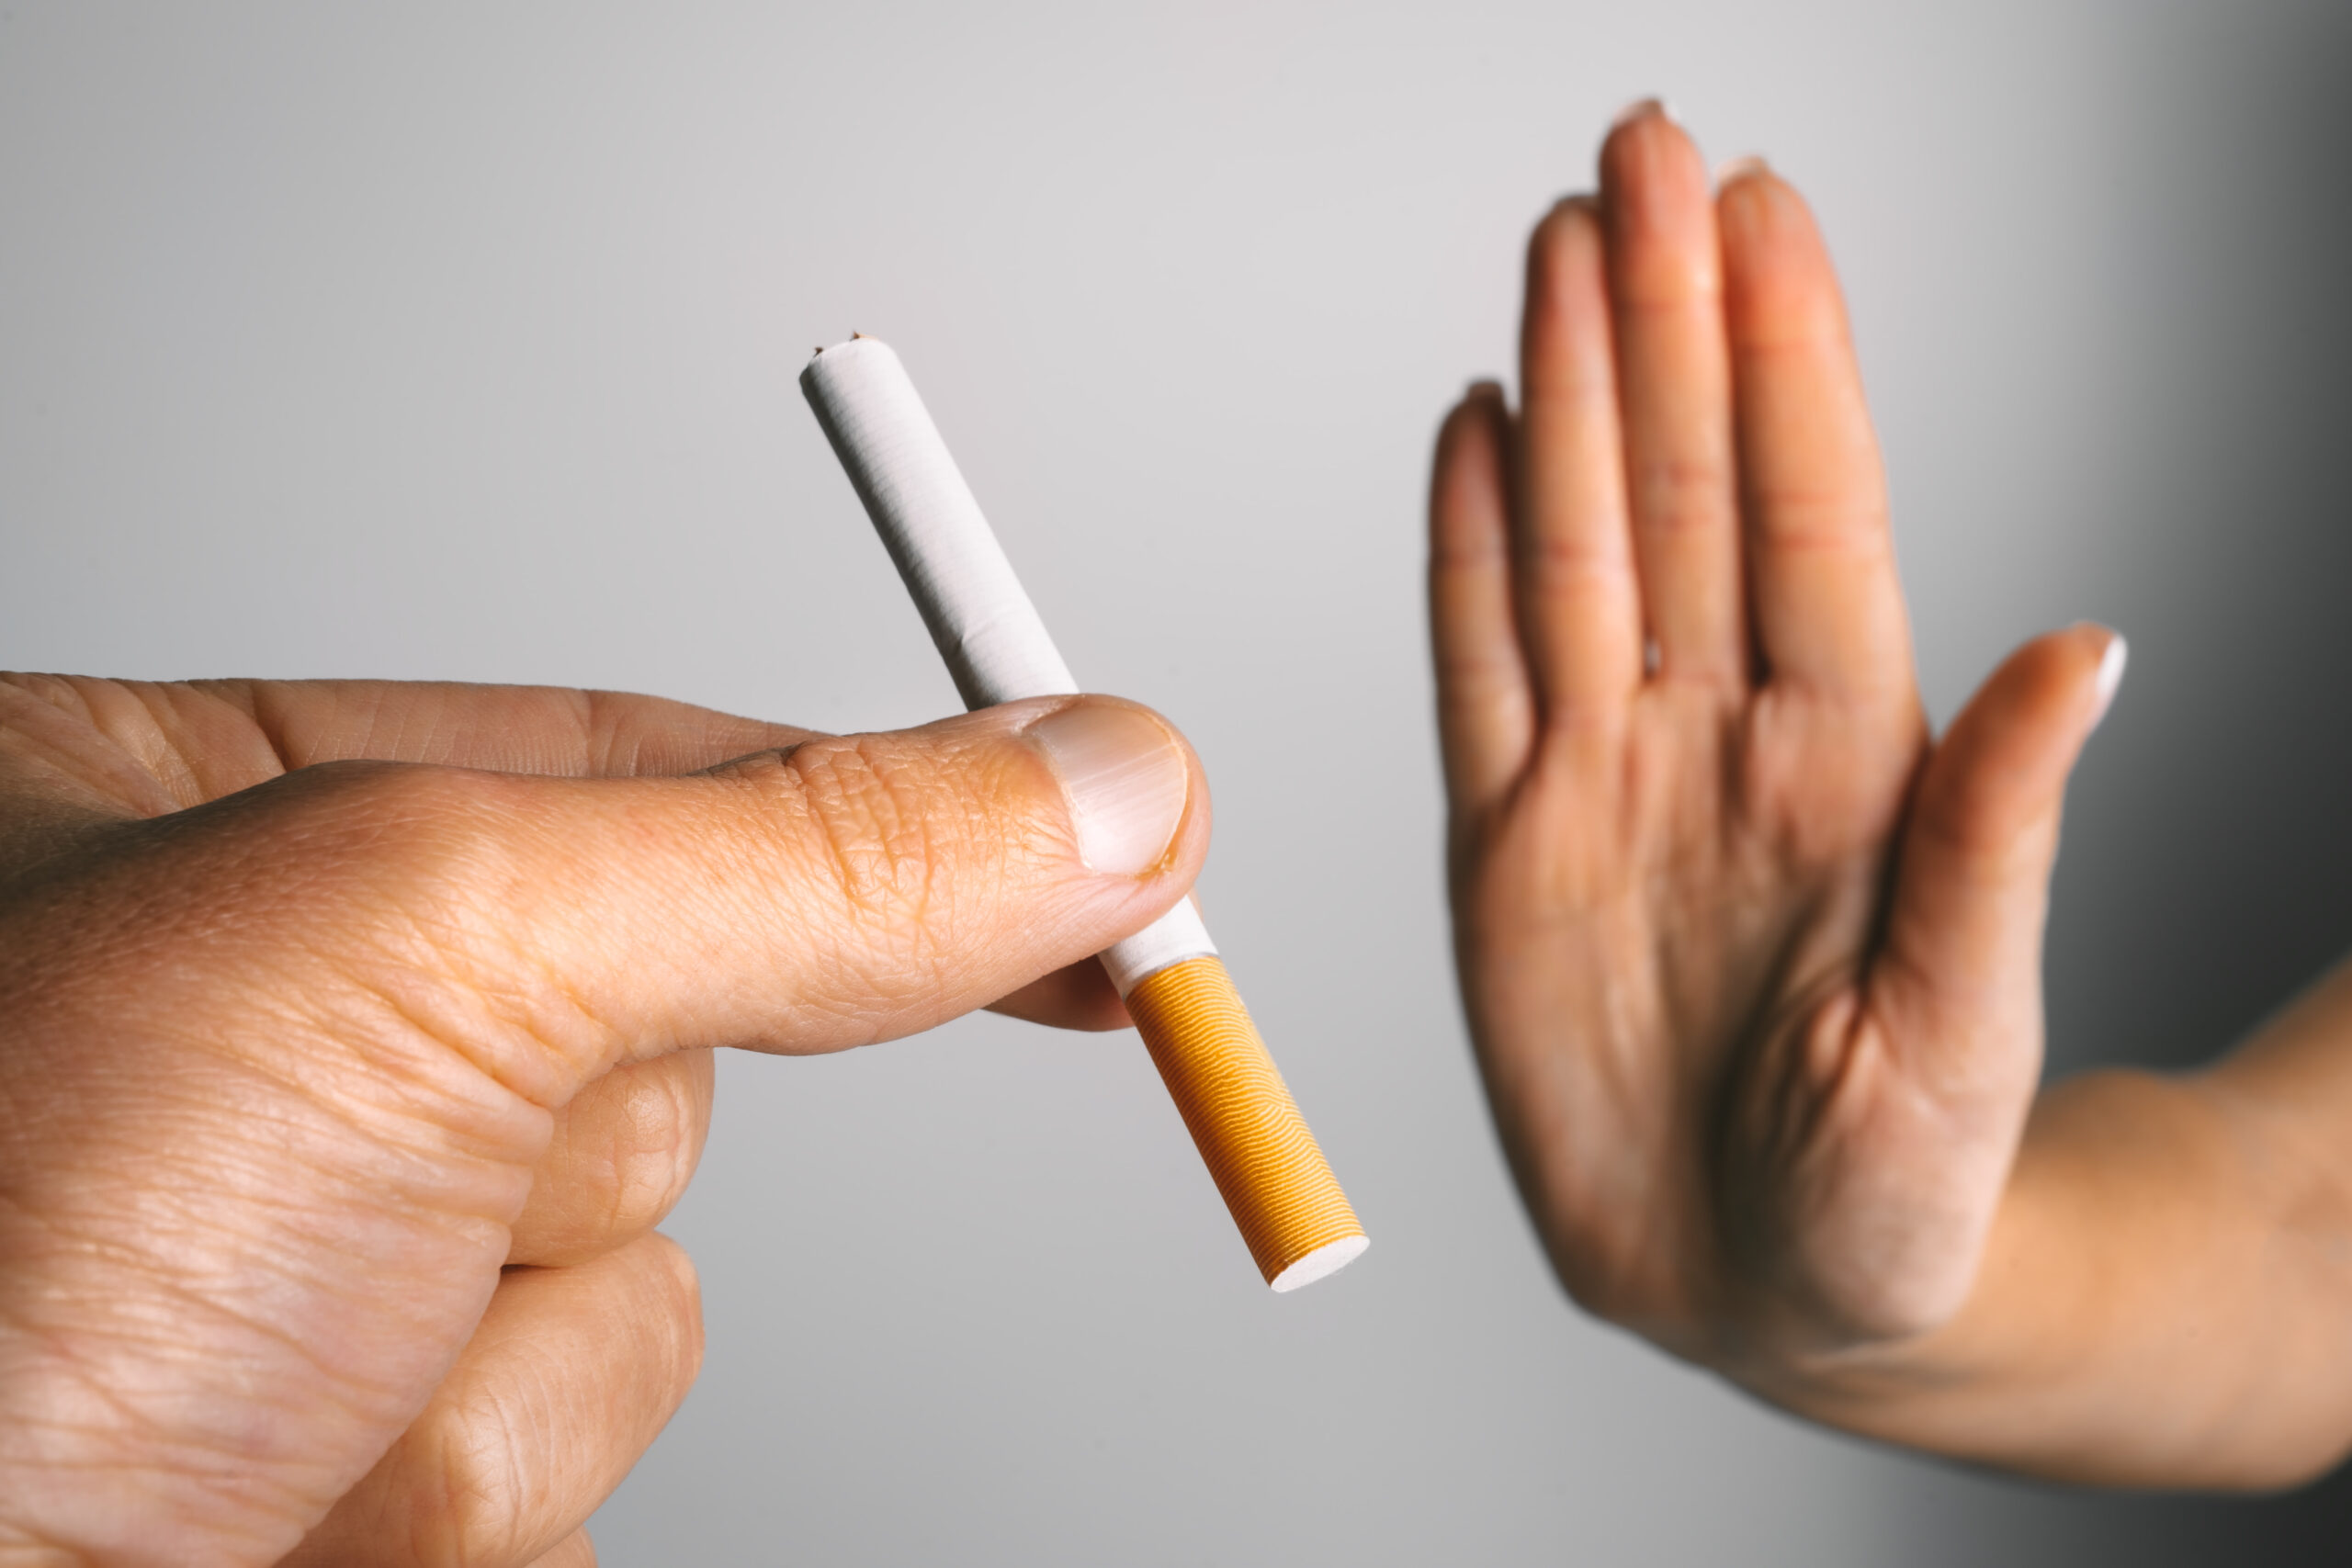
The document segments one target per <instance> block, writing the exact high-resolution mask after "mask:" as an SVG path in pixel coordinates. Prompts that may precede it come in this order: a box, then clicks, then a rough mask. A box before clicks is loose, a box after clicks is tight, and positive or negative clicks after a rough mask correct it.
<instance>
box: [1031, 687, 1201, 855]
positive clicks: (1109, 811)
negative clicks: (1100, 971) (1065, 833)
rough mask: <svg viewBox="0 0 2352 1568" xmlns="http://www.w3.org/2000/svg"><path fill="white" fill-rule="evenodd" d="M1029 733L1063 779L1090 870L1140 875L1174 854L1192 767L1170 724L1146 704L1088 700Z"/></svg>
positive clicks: (1043, 720)
mask: <svg viewBox="0 0 2352 1568" xmlns="http://www.w3.org/2000/svg"><path fill="white" fill-rule="evenodd" d="M1029 738H1030V739H1032V740H1034V741H1035V742H1036V743H1037V749H1038V750H1041V751H1043V752H1045V754H1046V761H1047V762H1048V763H1049V764H1051V765H1052V767H1053V770H1054V776H1055V777H1056V778H1057V779H1059V780H1060V781H1061V785H1062V795H1064V797H1065V798H1067V799H1068V800H1069V816H1070V823H1071V826H1072V827H1073V828H1075V829H1077V833H1078V853H1079V858H1080V860H1083V861H1084V862H1085V863H1086V864H1087V866H1088V868H1089V869H1090V870H1093V871H1099V872H1102V873H1103V874H1106V875H1110V876H1139V875H1141V874H1143V873H1145V872H1147V871H1149V870H1151V869H1152V868H1153V867H1154V866H1156V865H1158V864H1159V863H1160V862H1161V861H1162V860H1164V859H1166V858H1167V855H1168V846H1169V845H1170V843H1172V842H1173V841H1174V840H1175V838H1176V829H1178V828H1180V827H1182V825H1183V821H1184V800H1185V796H1186V795H1187V794H1189V793H1190V791H1191V789H1192V774H1191V772H1190V770H1188V769H1187V768H1186V766H1185V763H1184V752H1183V750H1182V748H1181V747H1179V746H1178V745H1177V744H1176V738H1175V737H1174V736H1172V735H1170V734H1169V733H1168V730H1167V728H1166V727H1165V726H1164V725H1162V724H1161V723H1160V722H1159V720H1158V719H1156V718H1154V717H1152V716H1150V715H1149V714H1148V713H1145V712H1143V711H1142V710H1141V709H1139V708H1131V707H1123V706H1120V705H1117V704H1114V703H1080V704H1078V705H1076V706H1073V707H1066V708H1063V709H1060V710H1059V711H1058V712H1056V713H1052V714H1048V715H1047V716H1046V717H1044V718H1041V719H1039V720H1038V721H1037V722H1036V723H1035V724H1033V725H1031V726H1030V727H1029Z"/></svg>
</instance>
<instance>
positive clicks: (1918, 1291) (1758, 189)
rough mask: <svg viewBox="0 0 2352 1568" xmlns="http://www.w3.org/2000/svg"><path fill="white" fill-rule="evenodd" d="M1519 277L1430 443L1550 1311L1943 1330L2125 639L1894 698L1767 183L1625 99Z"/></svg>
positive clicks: (1880, 551) (1799, 271) (1691, 1349)
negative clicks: (2063, 813) (2078, 763)
mask: <svg viewBox="0 0 2352 1568" xmlns="http://www.w3.org/2000/svg"><path fill="white" fill-rule="evenodd" d="M1600 165H1601V172H1600V194H1599V196H1598V197H1576V198H1571V199H1569V200H1567V201H1565V202H1563V203H1561V204H1560V206H1559V207H1557V208H1556V209H1555V210H1554V211H1553V212H1552V213H1551V214H1550V216H1548V217H1547V218H1546V219H1545V220H1544V221H1543V223H1542V224H1541V225H1540V226H1539V227H1538V229H1537V230H1536V232H1535V236H1534V240H1533V243H1532V248H1531V252H1530V255H1529V260H1528V273H1527V299H1526V313H1525V321H1524V339H1523V344H1522V355H1523V357H1522V361H1521V406H1520V407H1519V409H1518V410H1517V411H1516V412H1513V411H1511V410H1510V409H1508V408H1507V407H1506V406H1505V403H1504V400H1503V397H1502V394H1501V392H1500V391H1499V390H1498V389H1495V388H1492V387H1483V388H1478V389H1474V390H1473V391H1472V392H1471V393H1470V395H1469V396H1468V397H1467V398H1466V399H1465V400H1464V402H1463V403H1462V405H1461V406H1460V407H1458V408H1457V409H1455V410H1454V412H1453V414H1452V415H1451V417H1450V418H1449V419H1448V421H1447V423H1446V425H1445V428H1444V431H1443V433H1442V435H1441V437H1440V441H1439V448H1438V456H1437V465H1436V473H1435V479H1434V487H1433V502H1432V513H1433V517H1432V545H1431V560H1430V597H1431V604H1432V619H1433V626H1434V637H1435V643H1436V658H1437V669H1438V686H1439V707H1440V719H1441V727H1442V734H1443V740H1444V750H1445V763H1446V777H1447V784H1448V790H1449V795H1450V796H1451V800H1452V826H1451V858H1452V868H1453V871H1452V882H1453V908H1454V916H1455V931H1456V942H1457V946H1458V957H1459V963H1460V970H1461V979H1462V986H1463V994H1464V1001H1465V1004H1466V1007H1467V1010H1468V1014H1469V1020H1470V1025H1471V1030H1472V1033H1473V1036H1474V1039H1475V1041H1476V1048H1477V1053H1478V1060H1479V1063H1480V1065H1481V1066H1482V1068H1483V1070H1484V1072H1485V1075H1486V1079H1487V1089H1488V1091H1489V1094H1490V1096H1491V1099H1492V1102H1493V1108H1494V1114H1495V1119H1496V1122H1497V1124H1498V1127H1499V1129H1500V1132H1501V1135H1502V1139H1503V1142H1504V1145H1505V1147H1506V1148H1507V1150H1508V1152H1509V1154H1510V1160H1511V1164H1512V1167H1513V1169H1514V1171H1515V1172H1516V1175H1517V1177H1518V1180H1519V1184H1520V1187H1521V1191H1522V1192H1523V1194H1524V1195H1525V1197H1526V1200H1527V1202H1528V1205H1529V1207H1530V1209H1531V1210H1532V1213H1533V1215H1534V1218H1535V1222H1536V1224H1537V1226H1538V1228H1539V1229H1540V1231H1541V1232H1542V1235H1543V1236H1544V1240H1545V1242H1546V1244H1547V1245H1548V1247H1549V1248H1550V1251H1551V1255H1552V1258H1553V1260H1554V1262H1555V1265H1556V1266H1557V1268H1558V1269H1559V1271H1560V1274H1561V1277H1562V1279H1563V1280H1565V1281H1566V1284H1567V1286H1568V1288H1569V1289H1570V1291H1571V1292H1574V1293H1575V1295H1576V1296H1577V1299H1578V1300H1580V1301H1581V1302H1583V1303H1585V1304H1586V1305H1588V1306H1589V1307H1590V1308H1592V1309H1593V1310H1594V1311H1596V1312H1599V1313H1600V1314H1604V1315H1606V1316H1608V1317H1610V1318H1612V1319H1614V1320H1616V1321H1618V1322H1621V1323H1623V1324H1626V1325H1631V1326H1633V1327H1634V1328H1636V1329H1638V1330H1640V1331H1641V1332H1643V1333H1644V1334H1646V1335H1648V1336H1649V1337H1652V1338H1653V1339H1656V1340H1657V1341H1658V1342H1659V1343H1661V1344H1663V1345H1665V1346H1667V1347H1668V1348H1671V1349H1673V1350H1675V1351H1677V1352H1679V1353H1680V1354H1682V1355H1684V1356H1687V1357H1690V1358H1692V1359H1698V1360H1701V1361H1703V1362H1707V1363H1710V1364H1713V1365H1716V1366H1719V1367H1723V1368H1724V1369H1725V1370H1728V1371H1733V1372H1734V1373H1735V1374H1736V1375H1749V1376H1755V1375H1758V1369H1759V1368H1763V1367H1769V1366H1770V1365H1771V1364H1772V1363H1774V1362H1776V1361H1778V1360H1781V1359H1786V1358H1792V1357H1802V1356H1804V1355H1808V1354H1813V1353H1816V1352H1822V1351H1834V1350H1838V1349H1840V1348H1848V1347H1852V1346H1857V1345H1866V1344H1871V1343H1874V1342H1882V1341H1885V1340H1889V1339H1892V1338H1894V1337H1903V1336H1908V1335H1913V1334H1916V1333H1917V1332H1919V1331H1921V1330H1924V1329H1927V1328H1929V1327H1931V1326H1933V1325H1937V1324H1939V1323H1941V1322H1943V1321H1944V1320H1945V1319H1947V1318H1948V1317H1950V1316H1951V1314H1953V1313H1954V1312H1955V1311H1956V1310H1957V1309H1958V1308H1959V1307H1960V1306H1961V1304H1962V1301H1963V1299H1964V1298H1965V1297H1966V1296H1967V1294H1968V1292H1969V1290H1970V1287H1971V1282H1972V1280H1973V1277H1974V1274H1975V1272H1976V1269H1977V1265H1978V1260H1979V1258H1980V1255H1981V1254H1982V1252H1983V1250H1984V1247H1985V1237H1986V1235H1987V1230H1988V1227H1989V1225H1990V1224H1991V1222H1992V1220H1993V1216H1994V1213H1995V1211H1996V1207H1997V1206H1998V1204H1999V1201H2000V1199H2001V1195H2002V1191H2003V1185H2004V1181H2005V1179H2006V1178H2007V1173H2008V1171H2009V1168H2010V1164H2011V1160H2012V1158H2013V1156H2014V1155H2015V1153H2016V1150H2017V1148H2018V1138H2019V1134H2020V1130H2021V1128H2022V1126H2023V1124H2024V1120H2025V1116H2026V1112H2027V1108H2028V1105H2029V1103H2030V1100H2031V1099H2032V1097H2033V1092H2034V1087H2035V1082H2036V1077H2037V1074H2038V1070H2039V1066H2040V1060H2041V986H2040V977H2039V964H2040V947H2041V928H2042V918H2043V910H2044V903H2045V897H2046V890H2047V884H2048V878H2049V872H2050V867H2051V862H2052V855H2053V854H2054V852H2055V849H2056V844H2057V837H2058V818H2059V805H2060V799H2061V795H2062V794H2063V792H2064V785H2065V781H2066V776H2067V773H2068V772H2069V770H2070V769H2071V767H2072V766H2073V763H2074V760H2075V754H2076V752H2077V750H2079V748H2080V747H2081V745H2082V743H2083V740H2084V739H2085V738H2086V736H2087V735H2088V733H2089V732H2090V730H2091V728H2092V727H2093V726H2094V725H2095V724H2096V723H2097V722H2098V717H2099V716H2100V713H2101V712H2102V710H2103V708H2104V705H2105V704H2106V701H2107V699H2108V697H2109V695H2110V694H2111V693H2112V690H2113V686H2114V682H2115V680H2116V679H2117V678H2118V677H2119V676H2120V673H2121V654H2122V649H2121V646H2120V642H2119V641H2118V640H2117V639H2116V638H2115V637H2113V636H2112V634H2110V633H2109V632H2107V631H2104V630H2101V629H2098V628H2096V627H2090V626H2078V627H2075V628H2074V629H2072V630H2068V631H2064V632H2059V633H2055V634H2053V635H2051V636H2048V637H2042V638H2041V639H2040V640H2038V641H2035V642H2032V643H2030V644H2028V645H2027V646H2026V647H2025V648H2023V649H2019V650H2018V652H2017V653H2016V654H2014V655H2013V656H2011V658H2010V659H2009V660H2008V661H2007V663H2006V664H2005V665H2004V666H2003V667H2002V668H2001V669H2000V670H1999V671H1997V672H1996V674H1995V675H1994V676H1993V677H1992V678H1991V679H1990V680H1989V681H1988V682H1986V683H1985V687H1984V688H1983V690H1981V691H1980V692H1979V693H1978V694H1976V696H1975V698H1974V700H1973V702H1971V703H1970V705H1968V708H1967V710H1966V712H1964V713H1963V714H1962V716H1961V717H1960V718H1959V719H1958V720H1957V722H1955V723H1954V725H1953V726H1952V728H1951V732H1950V733H1949V734H1948V735H1946V736H1945V737H1944V738H1943V739H1941V740H1940V741H1939V742H1934V743H1931V742H1930V740H1929V738H1928V733H1927V729H1926V727H1925V725H1924V722H1923V720H1922V717H1921V711H1920V705H1919V699H1918V694H1917V688H1916V684H1915V681H1914V676H1913V671H1912V665H1911V656H1910V648H1909V634H1908V630H1907V628H1906V626H1905V615H1904V607H1903V598H1902V593H1901V590H1900V587H1899V585H1898V583H1897V581H1896V575H1895V569H1894V556H1893V552H1892V548H1891V545H1890V540H1889V536H1888V529H1887V520H1886V509H1885V501H1884V492H1883V485H1882V482H1881V475H1880V468H1879V459H1878V454H1877V450H1876V446H1875V443H1874V441H1873V438H1872V435H1871V428H1870V423H1869V419H1868V415H1867V413H1866V411H1865V409H1864V406H1863V399H1862V391H1861V387H1860V380H1859V378H1858V375H1857V371H1856V367H1855V363H1854V357H1853V353H1852V349H1851V346H1850V344H1849V338H1848V331H1847V324H1846V321H1845V317H1844V312H1843V308H1842V305H1841V303H1840V300H1839V297H1838V286H1837V282H1836V279H1835V277H1834V276H1833V274H1832V271H1831V268H1830V265H1829V260H1828V257H1827V254H1826V251H1825V249H1824V247H1823V244H1822V241H1821V238H1820V236H1819V234H1818V233H1817V232H1816V231H1815V227H1814V224H1813V221H1812V220H1811V218H1810V216H1809V215H1808V213H1807V211H1806V209H1805V207H1804V202H1803V201H1802V200H1801V199H1800V198H1799V197H1798V196H1797V194H1796V192H1795V191H1794V190H1793V189H1792V188H1791V187H1790V186H1787V185H1786V184H1784V183H1783V182H1782V181H1781V180H1780V179H1779V178H1777V177H1776V176H1774V175H1772V174H1770V172H1769V171H1767V170H1765V169H1764V168H1762V167H1761V166H1760V165H1756V164H1749V165H1746V166H1743V167H1739V168H1737V169H1736V170H1734V171H1732V172H1730V173H1728V174H1727V175H1726V176H1725V177H1724V181H1723V183H1722V185H1721V186H1720V188H1719V189H1716V190H1713V191H1711V190H1710V186H1709V180H1708V176H1707V173H1706V170H1705V168H1704V166H1703V165H1702V163H1701V161H1700V156H1699V153H1698V151H1697V149H1696V148H1695V147H1693V146H1692V144H1691V141H1690V140H1689V138H1688V137H1686V136H1685V135H1684V134H1683V132H1682V131H1681V130H1679V128H1677V127H1676V126H1675V125H1674V124H1673V122H1672V121H1670V120H1669V119H1668V118H1666V117H1665V116H1664V115H1662V114H1661V113H1659V112H1657V110H1656V109H1655V108H1654V107H1640V108H1637V109H1636V110H1634V111H1631V112H1629V114H1628V116H1627V117H1626V118H1624V119H1623V120H1622V121H1621V122H1620V124H1619V125H1618V126H1617V127H1616V128H1615V130H1613V131H1612V132H1611V135H1610V137H1609V139H1608V141H1607V142H1606V144H1605V145H1604V147H1603V148H1602V151H1601V157H1600Z"/></svg>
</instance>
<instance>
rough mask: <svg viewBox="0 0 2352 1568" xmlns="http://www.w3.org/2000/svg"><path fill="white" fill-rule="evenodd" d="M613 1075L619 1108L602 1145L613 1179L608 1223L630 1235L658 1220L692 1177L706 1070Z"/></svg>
mask: <svg viewBox="0 0 2352 1568" xmlns="http://www.w3.org/2000/svg"><path fill="white" fill-rule="evenodd" d="M615 1077H616V1086H615V1089H614V1093H615V1095H616V1099H617V1100H618V1102H619V1103H618V1114H617V1115H616V1117H615V1118H614V1120H613V1133H612V1136H611V1142H610V1144H609V1145H607V1147H606V1148H605V1150H604V1151H603V1158H604V1161H605V1166H606V1170H607V1175H608V1179H609V1181H610V1184H611V1185H610V1189H609V1190H610V1193H611V1199H610V1207H609V1210H608V1213H607V1214H606V1224H607V1226H608V1228H609V1230H610V1232H611V1233H612V1234H615V1235H635V1234H637V1233H639V1232H641V1231H647V1230H650V1229H651V1228H652V1227H653V1226H655V1225H657V1224H661V1223H662V1220H663V1219H664V1218H666V1217H667V1216H668V1214H669V1213H670V1211H671V1210H672V1209H673V1208H675V1207H676V1206H677V1202H678V1200H679V1199H680V1198H682V1197H684V1195H685V1190H686V1184H687V1183H688V1182H689V1181H691V1180H692V1179H694V1173H695V1163H696V1161H697V1160H698V1159H699V1157H700V1156H701V1153H702V1137H701V1125H702V1119H703V1115H704V1111H705V1102H706V1095H707V1082H708V1075H707V1071H706V1072H705V1073H703V1074H702V1075H699V1076H695V1075H690V1074H688V1073H685V1072H683V1071H657V1072H633V1071H629V1070H628V1069H621V1070H620V1071H618V1072H616V1075H615Z"/></svg>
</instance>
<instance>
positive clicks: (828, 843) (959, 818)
mask: <svg viewBox="0 0 2352 1568" xmlns="http://www.w3.org/2000/svg"><path fill="white" fill-rule="evenodd" d="M785 772H786V774H787V775H788V778H789V780H790V783H791V787H792V789H793V791H794V794H795V796H796V798H797V804H798V806H799V807H800V812H799V816H800V840H801V848H802V850H803V852H804V858H805V860H806V862H807V864H808V867H809V871H810V873H811V874H812V875H813V876H815V877H816V878H818V879H819V880H820V882H821V883H822V885H823V886H824V888H825V891H826V893H827V894H828V895H829V896H830V897H831V899H832V900H833V901H834V902H835V903H836V904H837V906H838V908H839V909H840V910H841V911H842V913H843V914H844V915H845V916H846V926H845V929H846V930H847V931H849V932H850V933H852V935H853V936H854V938H856V939H857V940H861V941H864V942H868V943H881V944H885V945H888V946H890V947H893V948H898V947H901V946H904V945H906V944H923V943H930V942H936V941H938V940H940V939H942V938H944V936H946V935H947V933H948V932H949V931H952V929H953V928H954V927H955V925H956V923H957V910H956V893H955V890H956V888H958V887H959V886H967V885H970V886H978V885H979V884H980V883H983V882H985V881H987V880H988V879H987V878H986V877H985V876H981V875H967V873H970V872H974V871H978V870H984V869H985V868H984V867H980V866H978V865H976V864H975V863H976V862H978V861H981V860H984V859H985V858H986V857H985V853H984V852H982V851H981V850H980V849H979V848H978V847H977V846H980V845H985V844H988V843H991V842H994V841H996V840H999V839H1001V837H1002V836H1003V835H1002V834H1001V832H989V831H972V830H967V829H973V828H974V827H975V826H976V823H975V818H978V816H980V815H981V814H983V813H984V811H985V810H986V807H985V806H984V804H983V803H981V802H979V801H977V800H973V799H968V798H966V797H965V796H964V795H963V792H961V791H959V790H958V788H957V787H956V783H955V782H954V781H953V779H952V778H950V777H947V776H943V773H942V771H941V770H940V769H938V768H936V767H931V766H924V765H922V764H919V763H916V762H914V761H911V760H910V759H908V758H906V757H903V756H901V755H899V753H898V752H897V751H896V750H894V749H892V748H891V747H889V746H888V745H887V744H886V743H882V742H880V741H877V740H876V739H875V738H872V737H862V736H852V737H844V738H842V739H831V740H826V741H822V742H818V743H815V744H811V745H805V746H801V747H799V748H797V749H796V750H794V751H793V752H792V753H791V754H790V756H789V758H788V759H787V760H786V768H785Z"/></svg>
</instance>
